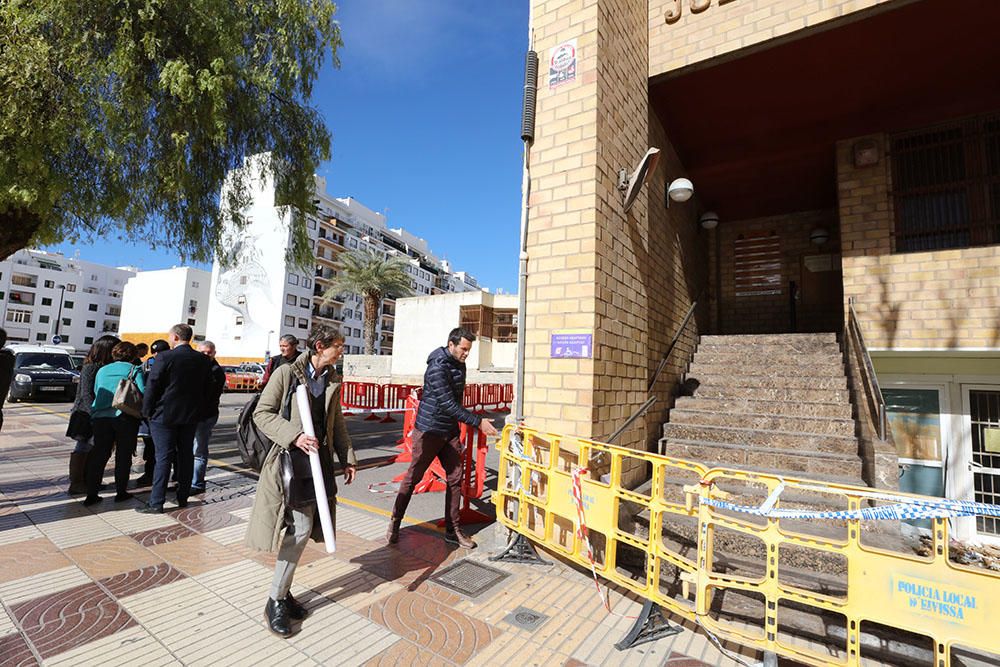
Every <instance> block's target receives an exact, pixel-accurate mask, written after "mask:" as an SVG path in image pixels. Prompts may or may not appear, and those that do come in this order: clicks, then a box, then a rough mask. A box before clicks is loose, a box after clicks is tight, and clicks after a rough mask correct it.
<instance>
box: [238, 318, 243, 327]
mask: <svg viewBox="0 0 1000 667" xmlns="http://www.w3.org/2000/svg"><path fill="white" fill-rule="evenodd" d="M236 326H238V327H241V326H243V318H242V317H237V318H236Z"/></svg>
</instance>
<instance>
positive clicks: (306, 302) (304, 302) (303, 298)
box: [299, 297, 309, 308]
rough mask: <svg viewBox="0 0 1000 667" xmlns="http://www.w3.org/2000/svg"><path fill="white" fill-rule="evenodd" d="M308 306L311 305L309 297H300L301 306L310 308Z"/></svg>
mask: <svg viewBox="0 0 1000 667" xmlns="http://www.w3.org/2000/svg"><path fill="white" fill-rule="evenodd" d="M308 307H309V299H307V298H306V297H302V298H300V299H299V308H308Z"/></svg>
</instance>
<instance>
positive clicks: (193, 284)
mask: <svg viewBox="0 0 1000 667" xmlns="http://www.w3.org/2000/svg"><path fill="white" fill-rule="evenodd" d="M191 287H193V288H195V289H198V288H199V287H201V283H199V282H198V281H197V280H192V281H191Z"/></svg>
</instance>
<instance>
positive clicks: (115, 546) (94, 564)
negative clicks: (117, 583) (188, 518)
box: [66, 535, 161, 579]
mask: <svg viewBox="0 0 1000 667" xmlns="http://www.w3.org/2000/svg"><path fill="white" fill-rule="evenodd" d="M66 555H67V556H69V557H70V558H72V559H73V560H74V561H76V564H77V565H78V566H79V567H80V569H81V570H83V571H84V572H86V573H87V574H89V575H90V576H91V577H93V578H94V579H103V578H105V577H110V576H112V575H115V574H121V573H122V572H129V571H131V570H138V569H142V568H144V567H146V566H147V565H155V564H156V563H159V562H160V561H161V559H160V558H159V557H158V556H157V555H156V554H154V553H153V552H152V551H150V550H149V549H146V548H145V547H143V546H141V545H139V544H137V543H136V542H135V540H133V539H131V538H129V537H126V536H124V535H123V536H121V537H116V538H114V539H111V540H104V541H101V542H92V543H90V544H84V545H82V546H79V547H72V548H70V549H66Z"/></svg>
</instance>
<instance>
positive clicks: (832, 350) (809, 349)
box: [695, 341, 842, 357]
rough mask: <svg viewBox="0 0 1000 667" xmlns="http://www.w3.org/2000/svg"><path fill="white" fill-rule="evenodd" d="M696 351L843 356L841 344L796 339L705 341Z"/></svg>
mask: <svg viewBox="0 0 1000 667" xmlns="http://www.w3.org/2000/svg"><path fill="white" fill-rule="evenodd" d="M695 351H696V352H708V353H712V354H733V355H742V356H745V357H746V356H754V357H801V356H809V355H831V356H838V357H839V356H841V355H842V353H841V350H840V345H839V344H838V343H811V342H810V343H807V342H804V341H796V342H793V343H769V344H764V343H760V344H751V345H740V344H738V343H712V342H708V343H706V342H704V341H702V342H701V343H699V344H698V347H697V348H696V350H695Z"/></svg>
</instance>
